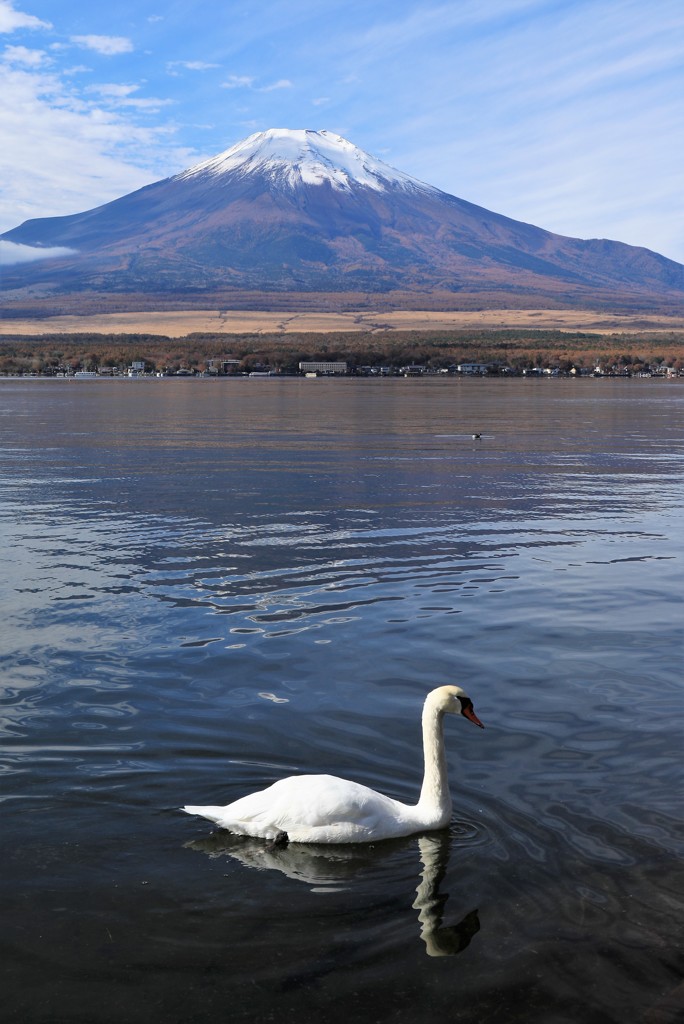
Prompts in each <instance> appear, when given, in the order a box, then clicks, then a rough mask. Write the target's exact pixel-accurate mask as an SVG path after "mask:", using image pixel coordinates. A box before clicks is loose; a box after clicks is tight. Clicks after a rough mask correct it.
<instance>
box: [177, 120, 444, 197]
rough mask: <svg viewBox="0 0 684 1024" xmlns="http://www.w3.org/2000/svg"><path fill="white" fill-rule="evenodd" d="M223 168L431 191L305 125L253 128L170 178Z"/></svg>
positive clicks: (288, 179)
mask: <svg viewBox="0 0 684 1024" xmlns="http://www.w3.org/2000/svg"><path fill="white" fill-rule="evenodd" d="M229 171H237V172H238V173H240V174H251V173H254V172H259V173H263V174H265V175H266V176H268V177H270V178H271V179H273V180H274V181H277V182H279V183H285V184H286V185H288V186H289V187H290V188H296V187H297V186H298V185H300V184H302V183H303V184H305V185H323V184H325V183H328V184H330V185H331V186H332V187H333V188H334V189H338V190H344V191H346V190H348V189H349V188H350V187H351V186H352V184H353V183H355V184H357V185H363V186H365V187H366V188H371V189H374V190H375V191H376V192H384V191H387V190H388V188H396V187H400V188H404V189H409V190H418V191H422V192H435V191H437V190H436V189H433V188H431V187H430V186H429V185H425V184H423V183H422V182H420V181H418V180H417V179H416V178H412V177H411V176H410V175H408V174H403V173H402V172H401V171H397V170H395V168H394V167H390V165H389V164H386V163H383V161H382V160H378V159H377V157H373V156H371V155H370V154H369V153H366V152H364V150H362V149H359V147H358V146H355V145H353V143H351V142H348V141H347V140H346V139H343V138H342V136H341V135H336V134H335V133H334V132H329V131H325V130H323V131H313V130H311V129H307V128H301V129H288V128H270V129H269V130H268V131H264V132H256V133H255V134H254V135H250V136H249V138H247V139H243V141H242V142H238V143H237V144H236V145H235V146H232V147H231V148H230V149H227V150H225V152H223V153H219V155H218V156H215V157H212V158H211V159H210V160H205V161H203V162H202V163H199V164H195V166H194V167H190V168H189V169H188V170H186V171H182V172H181V173H180V174H178V175H176V180H184V179H190V178H195V177H198V176H207V175H208V176H212V177H213V176H219V175H222V174H226V173H227V172H229Z"/></svg>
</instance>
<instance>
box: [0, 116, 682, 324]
mask: <svg viewBox="0 0 684 1024" xmlns="http://www.w3.org/2000/svg"><path fill="white" fill-rule="evenodd" d="M0 241H2V242H6V243H7V242H9V243H14V244H16V245H20V246H30V247H38V248H40V249H45V250H50V254H49V255H47V254H46V258H44V259H39V260H32V261H30V262H23V263H17V264H15V265H14V266H11V267H5V269H4V272H3V282H4V283H3V288H4V289H5V291H6V292H7V293H9V294H11V295H14V296H15V297H17V296H21V295H22V294H27V293H26V289H32V290H35V289H36V288H38V289H39V290H41V289H42V292H43V294H46V293H48V294H49V293H52V294H60V293H75V292H81V293H83V292H85V293H88V292H102V293H109V294H111V293H120V294H125V293H129V294H133V293H135V294H138V295H140V294H141V293H142V294H149V293H155V294H157V295H159V294H162V295H163V294H166V295H170V294H173V295H174V296H176V297H178V296H182V295H195V296H197V295H201V296H206V298H207V301H210V298H211V296H212V294H216V293H219V292H220V293H221V294H222V296H224V297H225V295H226V294H229V293H230V292H231V290H235V291H239V292H241V293H244V292H254V293H258V292H279V293H283V292H287V293H291V292H298V293H302V292H304V293H306V292H309V293H310V292H326V293H331V292H337V293H344V292H373V293H381V292H401V291H404V292H413V293H417V292H418V293H423V294H426V293H449V292H451V293H458V292H463V291H466V292H469V293H486V292H490V293H491V292H496V293H497V294H501V293H504V294H508V295H509V296H511V297H512V296H517V297H518V299H520V297H521V296H523V297H524V296H525V295H527V294H534V295H536V296H537V297H539V296H544V297H546V298H547V299H548V300H549V301H556V302H568V303H571V304H574V303H577V302H580V301H583V302H586V301H587V297H588V296H591V295H592V294H593V293H603V294H611V295H616V296H622V297H623V298H624V300H625V301H628V300H629V299H630V297H632V298H633V297H634V296H649V295H650V296H652V297H656V298H657V297H658V296H661V297H669V298H670V299H672V298H673V297H675V298H679V299H682V298H684V266H682V265H681V264H678V263H675V262H673V261H672V260H668V259H666V258H665V257H663V256H660V255H658V254H657V253H654V252H651V251H649V250H647V249H643V248H638V247H635V246H630V245H625V244H623V243H621V242H614V241H607V240H604V239H591V240H588V241H584V240H580V239H575V238H567V237H564V236H562V235H557V234H553V233H551V232H549V231H545V230H543V229H542V228H539V227H534V226H533V225H530V224H524V223H521V222H518V221H515V220H511V219H510V218H508V217H504V216H502V215H500V214H497V213H492V212H490V211H488V210H485V209H483V208H481V207H479V206H475V205H473V204H472V203H468V202H466V201H465V200H463V199H458V198H457V197H456V196H452V195H449V194H447V193H445V192H442V191H440V190H439V189H437V188H433V187H432V186H430V185H426V184H424V183H422V182H420V181H418V180H416V179H415V178H412V177H410V176H409V175H407V174H403V173H401V172H400V171H397V170H395V169H394V168H392V167H390V166H389V165H388V164H385V163H383V162H382V161H381V160H378V159H376V158H375V157H372V156H370V155H369V154H368V153H365V152H364V151H363V150H361V149H358V148H357V147H356V146H354V145H353V144H352V143H350V142H348V141H346V140H345V139H343V138H341V137H340V136H339V135H335V134H333V133H332V132H328V131H309V130H287V129H271V130H269V131H265V132H258V133H256V134H255V135H252V136H250V137H249V138H247V139H245V140H244V141H242V142H240V143H238V144H237V145H235V146H233V147H232V148H231V149H228V150H226V152H224V153H221V154H219V155H218V156H216V157H214V158H212V159H210V160H207V161H204V162H203V163H199V164H197V165H196V166H194V167H191V168H189V169H188V170H186V171H183V172H182V173H180V174H177V175H175V176H173V177H171V178H167V179H165V180H163V181H159V182H155V183H154V184H152V185H148V186H146V187H145V188H142V189H140V190H138V191H137V192H133V193H131V194H130V195H126V196H123V197H122V198H120V199H117V200H115V201H114V202H111V203H106V204H105V205H104V206H100V207H98V208H97V209H94V210H88V211H87V212H85V213H79V214H74V215H72V216H67V217H47V218H41V219H38V220H29V221H26V222H25V223H24V224H22V225H20V226H19V227H16V228H14V229H12V230H11V231H7V232H5V233H4V234H3V235H0ZM5 248H7V246H5ZM9 248H10V250H11V247H9ZM53 250H54V251H53ZM25 252H26V250H24V249H21V250H19V249H17V253H22V254H25Z"/></svg>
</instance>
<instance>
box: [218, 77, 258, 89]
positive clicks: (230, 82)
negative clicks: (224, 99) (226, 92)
mask: <svg viewBox="0 0 684 1024" xmlns="http://www.w3.org/2000/svg"><path fill="white" fill-rule="evenodd" d="M253 85H254V79H253V78H252V77H251V76H250V75H229V76H228V78H227V79H226V80H225V82H221V88H222V89H251V88H252V86H253Z"/></svg>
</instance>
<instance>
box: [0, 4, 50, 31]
mask: <svg viewBox="0 0 684 1024" xmlns="http://www.w3.org/2000/svg"><path fill="white" fill-rule="evenodd" d="M22 28H30V29H36V28H52V25H51V24H50V22H49V21H41V20H40V18H36V17H34V16H33V15H32V14H23V13H22V12H21V11H15V9H14V4H12V3H10V0H0V32H16V30H17V29H22Z"/></svg>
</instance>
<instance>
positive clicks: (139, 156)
mask: <svg viewBox="0 0 684 1024" xmlns="http://www.w3.org/2000/svg"><path fill="white" fill-rule="evenodd" d="M126 88H128V87H126ZM0 95H2V97H3V102H2V104H0V180H1V181H2V182H3V189H2V192H1V193H0V232H1V231H6V230H8V229H10V228H13V227H16V226H17V225H18V224H21V223H22V222H23V221H25V220H27V219H28V218H35V217H55V216H61V215H64V214H70V213H79V212H81V211H83V210H87V209H91V208H93V207H95V206H99V205H100V204H102V203H106V202H109V201H111V200H112V199H116V198H118V197H119V196H122V195H126V194H127V193H129V192H133V191H135V190H136V189H138V188H141V187H142V186H143V185H147V184H149V183H150V182H152V181H157V180H159V179H160V178H163V177H166V176H168V175H169V174H174V173H176V172H177V171H180V170H183V169H184V168H185V167H188V166H190V164H192V163H195V162H196V161H197V158H198V154H197V152H196V151H194V150H190V149H183V148H181V147H176V146H175V145H174V142H173V139H174V127H173V126H172V125H168V124H165V123H157V124H156V125H152V126H146V125H140V124H137V123H136V122H135V120H134V116H135V108H134V107H133V108H130V109H129V107H128V106H127V104H131V103H133V102H136V103H137V102H145V101H137V100H136V98H135V97H134V96H133V97H131V96H130V95H128V94H124V95H123V96H122V97H119V98H118V99H116V97H114V99H113V100H112V104H113V105H112V106H111V109H109V106H110V105H109V103H108V102H107V101H105V100H103V98H102V97H100V96H98V95H97V94H93V95H92V96H91V97H89V96H88V95H87V94H86V93H85V92H79V91H77V90H74V89H72V87H71V85H70V83H69V81H68V80H65V79H62V78H59V77H58V76H57V75H56V74H54V73H51V72H47V71H33V70H26V69H22V68H19V67H10V66H8V65H3V64H0ZM152 102H156V103H160V102H161V101H152ZM147 113H148V111H145V114H146V115H147ZM202 155H203V154H201V156H202Z"/></svg>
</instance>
